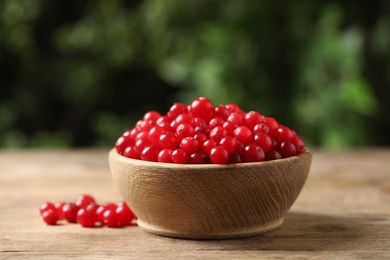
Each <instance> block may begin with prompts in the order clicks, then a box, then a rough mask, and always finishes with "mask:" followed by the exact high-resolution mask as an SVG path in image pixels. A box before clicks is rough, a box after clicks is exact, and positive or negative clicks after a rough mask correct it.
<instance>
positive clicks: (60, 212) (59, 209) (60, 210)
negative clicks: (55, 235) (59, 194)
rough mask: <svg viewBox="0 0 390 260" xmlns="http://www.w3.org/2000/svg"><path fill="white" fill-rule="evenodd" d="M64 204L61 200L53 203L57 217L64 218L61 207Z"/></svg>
mask: <svg viewBox="0 0 390 260" xmlns="http://www.w3.org/2000/svg"><path fill="white" fill-rule="evenodd" d="M64 205H65V202H62V201H59V202H56V203H54V206H55V208H56V211H57V214H58V218H59V219H63V218H64V213H63V212H62V208H63V207H64Z"/></svg>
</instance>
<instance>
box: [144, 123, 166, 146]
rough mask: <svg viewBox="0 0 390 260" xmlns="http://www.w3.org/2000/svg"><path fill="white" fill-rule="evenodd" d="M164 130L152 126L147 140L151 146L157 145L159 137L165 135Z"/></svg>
mask: <svg viewBox="0 0 390 260" xmlns="http://www.w3.org/2000/svg"><path fill="white" fill-rule="evenodd" d="M165 132H166V130H165V129H164V128H162V127H161V126H153V127H152V128H151V129H150V130H149V134H148V138H149V141H150V143H151V144H155V145H158V144H159V138H160V136H161V135H162V134H163V133H165Z"/></svg>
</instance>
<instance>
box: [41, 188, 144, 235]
mask: <svg viewBox="0 0 390 260" xmlns="http://www.w3.org/2000/svg"><path fill="white" fill-rule="evenodd" d="M39 210H40V214H41V217H42V220H43V221H44V222H45V223H46V224H48V225H56V224H57V223H58V222H59V221H61V220H62V218H61V214H62V216H63V218H64V219H65V221H66V222H68V223H78V224H80V226H82V227H86V228H94V227H101V226H104V225H106V226H107V227H115V228H117V227H125V226H129V225H131V224H132V222H133V220H136V219H137V217H136V216H135V215H134V213H133V212H132V210H131V209H130V208H129V206H128V205H127V204H126V202H124V201H121V202H119V203H118V204H115V203H112V202H108V203H104V204H102V205H99V204H97V203H96V200H95V198H94V197H93V196H91V195H89V194H81V195H79V196H78V197H77V198H76V200H75V201H71V202H63V201H61V202H56V203H53V202H45V203H42V204H41V206H40V208H39Z"/></svg>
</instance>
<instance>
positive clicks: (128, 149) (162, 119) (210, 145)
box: [115, 97, 305, 164]
mask: <svg viewBox="0 0 390 260" xmlns="http://www.w3.org/2000/svg"><path fill="white" fill-rule="evenodd" d="M219 146H220V147H219ZM216 147H218V148H216ZM115 148H116V150H117V152H118V153H119V154H121V155H122V156H125V157H129V158H133V159H141V160H147V161H156V162H165V163H181V164H184V163H215V162H218V163H220V162H222V161H226V162H225V163H239V162H255V161H263V160H275V159H280V158H286V157H290V156H294V155H299V154H301V153H303V152H304V151H305V146H304V143H303V141H302V139H301V138H300V137H299V136H298V135H297V133H296V132H294V131H293V130H292V129H290V128H288V127H287V126H283V125H282V124H279V123H278V122H277V121H276V119H275V118H273V117H265V116H263V115H262V114H260V113H259V112H257V111H249V112H245V111H243V110H242V109H241V108H240V107H239V106H238V105H237V104H233V103H230V104H226V105H217V106H213V104H212V102H211V101H210V100H209V99H207V98H205V97H199V98H196V99H194V100H193V101H192V102H191V103H190V104H189V105H186V104H184V103H174V104H173V105H172V106H171V107H170V109H169V111H168V112H167V114H165V115H162V114H160V113H159V112H157V111H149V112H147V113H145V115H144V116H143V118H142V119H140V120H139V121H138V122H137V123H136V125H135V127H134V128H133V129H129V130H127V131H125V132H124V133H123V134H122V135H121V136H120V137H119V138H118V139H117V140H116V143H115ZM214 148H215V149H214ZM213 149H214V150H213ZM221 149H223V150H224V151H225V150H226V151H227V153H228V156H227V159H226V156H225V152H221V151H222V150H221ZM211 150H213V155H211ZM217 151H218V152H217ZM215 154H217V155H215ZM210 156H212V157H213V159H211V158H210ZM221 158H223V159H221Z"/></svg>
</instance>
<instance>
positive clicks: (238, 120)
mask: <svg viewBox="0 0 390 260" xmlns="http://www.w3.org/2000/svg"><path fill="white" fill-rule="evenodd" d="M227 121H229V122H232V123H235V124H237V125H238V126H242V125H245V117H244V116H243V115H242V114H241V113H238V112H233V113H231V114H230V116H229V117H228V118H227Z"/></svg>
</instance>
